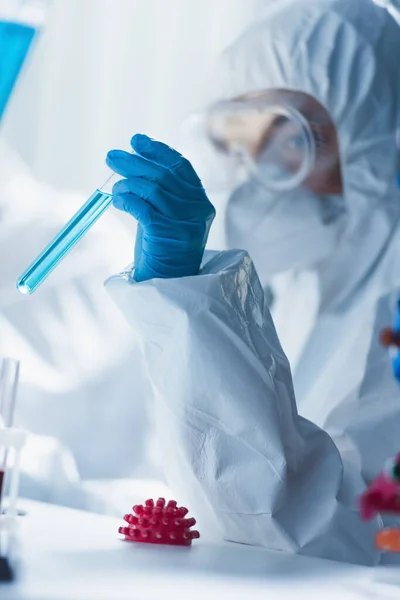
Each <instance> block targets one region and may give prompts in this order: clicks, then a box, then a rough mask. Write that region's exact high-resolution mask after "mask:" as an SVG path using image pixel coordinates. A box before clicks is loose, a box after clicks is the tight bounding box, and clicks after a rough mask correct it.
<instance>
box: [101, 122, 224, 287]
mask: <svg viewBox="0 0 400 600" xmlns="http://www.w3.org/2000/svg"><path fill="white" fill-rule="evenodd" d="M131 146H132V148H133V150H134V154H129V153H128V152H124V151H123V150H111V152H109V153H108V155H107V164H108V166H109V167H110V168H111V169H113V171H115V172H116V173H118V174H119V175H121V176H122V177H125V179H122V180H121V181H118V182H117V183H116V184H115V185H114V188H113V203H114V206H115V207H116V208H118V209H120V210H123V211H125V212H127V213H129V214H131V215H132V216H133V217H135V219H137V221H138V230H137V236H136V244H135V258H134V260H135V271H134V276H133V277H134V280H135V281H146V280H148V279H153V278H155V277H160V278H169V277H186V276H190V275H196V274H197V273H198V271H199V268H200V264H201V261H202V258H203V253H204V248H205V245H206V242H207V237H208V233H209V230H210V227H211V224H212V222H213V219H214V216H215V209H214V207H213V206H212V204H211V202H210V201H209V200H208V198H207V195H206V193H205V191H204V188H203V186H202V184H201V181H200V179H199V177H198V176H197V174H196V172H195V171H194V169H193V167H192V165H191V164H190V162H189V161H188V160H186V159H185V158H184V157H183V156H182V155H181V154H179V153H178V152H176V151H175V150H173V149H172V148H170V147H169V146H166V145H165V144H162V143H161V142H156V141H154V140H152V139H150V138H149V137H147V136H146V135H139V134H137V135H134V136H133V138H132V140H131Z"/></svg>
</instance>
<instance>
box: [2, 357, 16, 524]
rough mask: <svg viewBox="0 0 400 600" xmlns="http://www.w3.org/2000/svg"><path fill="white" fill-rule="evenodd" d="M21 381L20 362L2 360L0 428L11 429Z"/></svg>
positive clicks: (4, 469) (3, 465) (4, 459)
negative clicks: (19, 380) (19, 381)
mask: <svg viewBox="0 0 400 600" xmlns="http://www.w3.org/2000/svg"><path fill="white" fill-rule="evenodd" d="M18 379H19V362H18V361H17V360H14V359H12V358H3V359H0V428H1V427H2V428H10V427H11V426H12V423H13V419H14V409H15V400H16V396H17V387H18ZM7 455H8V452H7V448H6V447H0V514H1V507H2V499H3V491H4V478H5V472H6V466H7Z"/></svg>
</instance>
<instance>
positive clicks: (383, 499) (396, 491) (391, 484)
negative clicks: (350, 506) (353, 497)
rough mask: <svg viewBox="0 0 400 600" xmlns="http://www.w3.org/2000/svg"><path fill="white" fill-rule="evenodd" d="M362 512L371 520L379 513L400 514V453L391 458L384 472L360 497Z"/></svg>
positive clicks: (367, 519)
mask: <svg viewBox="0 0 400 600" xmlns="http://www.w3.org/2000/svg"><path fill="white" fill-rule="evenodd" d="M360 513H361V517H362V519H364V521H370V520H371V519H373V518H374V517H375V516H376V515H377V514H378V513H382V514H385V513H386V514H388V513H389V514H395V515H400V454H397V455H396V456H395V457H394V458H392V459H390V461H388V462H387V464H386V465H385V467H384V469H383V471H382V473H381V474H380V475H379V476H378V477H377V479H375V481H374V482H373V483H372V484H371V485H370V486H369V488H368V489H367V491H366V492H364V494H362V496H361V497H360Z"/></svg>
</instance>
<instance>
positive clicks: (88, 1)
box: [2, 0, 276, 193]
mask: <svg viewBox="0 0 400 600" xmlns="http://www.w3.org/2000/svg"><path fill="white" fill-rule="evenodd" d="M272 1H276V0H217V1H215V0H202V1H201V2H198V1H196V0H101V1H99V0H54V1H53V5H52V10H51V12H50V15H49V18H48V20H47V23H46V28H45V31H44V33H43V35H42V37H41V38H40V39H39V42H38V44H37V45H36V47H35V49H34V52H33V53H32V55H31V57H30V60H28V62H27V64H26V68H25V69H24V72H23V73H22V75H21V78H20V81H19V83H18V87H17V89H16V91H15V93H14V96H13V98H12V101H11V103H10V106H9V109H8V111H7V115H6V117H5V120H4V124H3V131H2V135H4V136H5V137H6V139H7V141H8V142H10V144H11V145H12V146H13V147H14V148H15V149H16V150H17V151H18V152H19V153H20V155H21V157H22V158H23V159H24V160H25V161H26V162H27V164H28V165H29V166H30V167H31V169H32V171H33V173H34V174H35V175H36V177H37V178H38V179H39V180H42V181H43V182H45V183H48V184H51V185H54V186H56V187H57V188H60V189H64V190H76V191H81V192H84V193H89V192H91V191H92V189H93V188H94V187H96V186H97V185H98V184H99V182H101V180H102V178H104V174H103V168H104V167H103V165H104V156H105V154H106V152H107V150H109V149H110V148H112V147H122V148H125V147H128V146H129V140H130V137H131V135H132V134H133V133H135V132H145V133H147V134H149V135H151V136H154V137H156V138H159V139H162V140H163V141H166V142H168V143H170V144H174V140H175V137H176V133H177V129H178V126H179V123H180V122H181V120H182V118H184V116H185V115H186V114H187V113H188V112H190V111H191V110H192V109H194V108H197V107H199V106H201V105H202V104H203V102H204V96H205V94H206V93H207V90H208V89H209V85H210V82H209V81H208V79H207V78H208V76H209V73H210V70H211V68H212V66H213V63H214V60H215V58H216V56H217V55H218V53H219V52H220V51H221V49H222V48H223V47H225V46H226V45H228V44H229V43H230V42H231V41H233V39H234V38H235V37H236V36H237V35H238V33H239V32H240V31H241V30H242V29H243V27H244V26H245V25H246V24H247V23H248V22H250V21H251V20H252V19H253V18H254V16H255V14H256V12H257V11H258V10H259V8H260V6H264V5H265V4H267V3H270V2H272Z"/></svg>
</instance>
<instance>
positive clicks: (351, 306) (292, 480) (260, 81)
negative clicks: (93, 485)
mask: <svg viewBox="0 0 400 600" xmlns="http://www.w3.org/2000/svg"><path fill="white" fill-rule="evenodd" d="M399 52H400V35H399V29H398V25H397V24H396V22H395V21H394V19H393V18H392V16H391V15H390V14H389V13H388V12H387V11H386V10H384V9H382V8H381V7H378V6H377V5H376V4H374V3H373V2H371V0H360V1H358V2H354V0H335V1H333V0H282V1H281V2H277V3H276V4H274V5H272V6H271V7H270V8H267V9H266V11H265V12H264V13H263V14H262V15H260V18H259V19H258V20H257V21H256V22H255V23H254V24H252V25H251V26H250V27H249V28H248V29H247V30H246V31H245V32H244V33H243V35H242V36H241V37H240V38H239V39H238V40H237V41H236V42H235V43H234V44H233V45H232V46H231V47H230V48H229V49H228V50H227V51H226V52H225V54H224V56H223V59H222V63H221V68H220V70H219V72H218V76H216V77H215V78H213V82H214V83H215V86H216V88H217V89H218V91H217V93H216V94H215V98H213V100H212V102H210V105H209V107H208V108H207V109H205V110H204V111H203V114H202V115H201V118H199V119H197V125H196V127H197V130H198V132H199V131H202V135H200V134H199V135H198V138H197V141H196V144H197V147H198V149H199V151H200V150H201V154H202V159H204V160H205V157H206V155H207V152H208V151H209V152H210V156H211V159H210V160H209V165H210V166H211V175H212V177H210V178H209V179H208V170H207V165H206V164H205V162H204V161H203V162H202V160H198V162H197V163H196V161H195V160H193V163H194V165H195V166H196V169H197V171H198V175H197V173H196V171H195V170H194V168H193V167H192V166H191V163H190V162H189V161H188V160H187V159H186V158H183V156H181V155H180V154H179V153H178V152H176V151H175V150H173V149H171V148H169V147H168V146H165V145H164V144H162V143H161V142H156V141H154V140H151V139H150V138H148V137H146V136H144V135H136V136H134V137H133V139H132V147H133V150H134V154H129V153H126V152H123V151H121V150H113V151H111V152H110V153H109V154H108V159H107V160H108V164H109V166H110V167H112V168H113V169H114V170H115V171H116V172H118V173H119V174H120V175H121V176H122V179H121V181H119V182H118V183H117V184H116V185H115V188H114V194H115V196H114V204H115V206H116V207H118V208H120V209H122V210H124V211H126V212H128V213H130V214H132V215H133V216H134V217H135V218H136V219H137V221H138V223H139V230H138V237H137V240H136V246H135V262H134V265H133V266H132V267H130V268H128V269H127V270H126V271H125V272H124V273H122V274H121V275H117V276H113V277H112V278H110V279H109V280H108V282H107V283H106V287H107V289H108V291H109V293H110V294H111V295H112V297H113V298H114V300H115V301H116V303H117V304H118V305H119V307H120V308H121V310H122V312H123V313H124V314H125V317H126V319H127V321H128V323H129V324H130V325H131V326H132V327H133V328H134V330H135V331H136V332H137V334H138V337H140V340H141V348H142V353H143V356H144V358H145V362H146V368H147V370H148V373H149V375H150V377H151V380H152V385H153V391H154V395H155V402H156V410H155V412H156V418H157V421H158V436H159V441H160V446H161V448H162V460H163V467H164V470H165V473H166V477H167V480H168V483H169V485H170V486H171V489H172V490H173V491H174V494H175V496H176V497H178V498H179V500H180V501H182V502H187V504H188V506H190V508H191V510H192V511H193V513H194V514H196V517H198V521H199V527H200V528H201V529H202V530H203V531H208V532H213V531H215V532H217V535H218V536H219V537H221V538H224V539H226V540H231V541H235V542H240V543H244V544H251V545H260V546H264V547H267V548H270V549H273V550H279V551H287V552H295V553H300V554H304V555H313V556H318V557H322V558H328V559H334V560H340V561H348V562H353V563H360V564H366V565H373V564H377V563H379V562H380V560H381V555H380V553H379V551H378V550H377V548H375V546H374V535H375V533H376V531H377V530H378V529H379V528H380V527H382V521H381V519H375V520H374V521H372V522H371V523H368V524H366V523H363V522H362V521H361V519H360V516H359V512H358V498H359V495H360V494H361V493H362V492H363V491H364V490H365V489H366V486H367V484H368V482H369V481H371V480H372V479H373V478H374V477H375V476H376V475H377V473H378V472H379V471H380V469H381V467H382V463H383V462H384V460H385V459H386V458H387V457H388V456H390V455H392V454H394V453H396V452H397V451H398V435H397V432H398V431H399V426H400V403H399V402H396V403H392V405H391V410H382V405H381V402H380V398H379V392H378V391H377V393H375V394H374V395H373V398H372V399H371V401H369V402H368V403H365V404H364V403H363V398H364V397H365V395H366V393H367V391H368V390H366V387H367V386H368V385H370V383H371V382H370V375H371V374H370V373H368V371H367V369H368V357H369V351H370V347H371V344H373V339H372V338H373V336H374V335H375V334H376V331H379V329H380V328H383V326H384V325H385V324H386V323H384V322H382V323H381V324H379V323H378V322H377V321H379V319H381V318H382V319H383V317H382V314H381V313H380V312H379V310H378V307H379V301H380V298H381V296H383V295H385V294H387V293H389V292H390V291H393V290H397V289H398V288H399V284H400V270H399V269H398V267H397V263H398V256H399V235H398V231H399V219H400V192H399V189H398V188H397V185H396V175H397V161H398V149H397V145H396V130H397V128H398V126H399V121H400V95H399V94H400V79H399V77H398V58H397V57H398V55H399ZM199 123H200V125H199ZM202 136H203V137H202ZM206 148H207V152H206V151H205V149H206ZM199 176H200V177H199ZM213 178H214V180H218V184H219V185H220V189H222V188H223V187H224V186H225V191H226V201H225V203H222V201H221V203H220V204H217V203H216V205H217V215H218V212H220V217H221V218H222V219H223V221H224V226H225V235H226V243H227V245H228V248H231V249H230V250H225V251H215V252H211V251H210V252H205V253H204V254H203V251H204V248H205V245H206V241H207V236H208V234H209V232H210V228H211V223H212V221H213V218H214V208H213V205H212V203H211V202H210V200H209V197H208V195H207V190H208V185H209V186H210V187H209V189H210V198H211V197H212V196H211V188H212V185H211V184H212V180H213ZM208 182H210V183H208ZM217 218H218V217H217ZM211 231H212V228H211ZM283 273H284V274H285V278H284V284H282V285H278V284H277V285H276V287H275V293H274V300H273V303H272V311H273V313H274V320H275V323H274V320H273V318H272V316H271V312H270V310H269V308H268V303H267V299H266V296H265V293H264V288H265V287H266V286H268V285H269V284H270V283H271V282H272V281H273V277H274V275H277V274H283ZM311 282H313V284H311ZM281 283H282V282H281ZM310 290H314V291H315V292H316V293H315V297H314V294H310ZM311 296H312V300H310V297H311ZM293 334H295V335H293ZM286 354H287V356H286ZM287 357H288V358H289V360H288V358H287ZM289 361H290V362H289ZM387 378H390V379H392V373H391V369H390V365H389V368H388V369H387V370H383V371H379V372H376V371H375V372H374V386H375V388H376V389H377V390H379V386H381V385H384V384H385V381H386V379H387ZM388 427H389V428H390V431H391V435H390V436H386V434H385V431H387V428H388ZM374 432H377V435H375V433H374Z"/></svg>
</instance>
